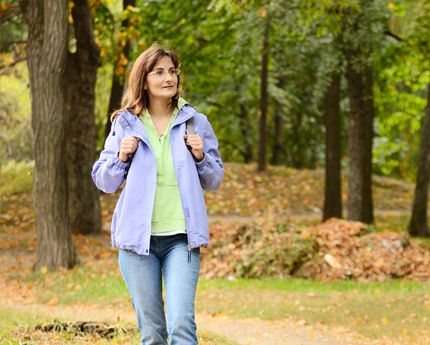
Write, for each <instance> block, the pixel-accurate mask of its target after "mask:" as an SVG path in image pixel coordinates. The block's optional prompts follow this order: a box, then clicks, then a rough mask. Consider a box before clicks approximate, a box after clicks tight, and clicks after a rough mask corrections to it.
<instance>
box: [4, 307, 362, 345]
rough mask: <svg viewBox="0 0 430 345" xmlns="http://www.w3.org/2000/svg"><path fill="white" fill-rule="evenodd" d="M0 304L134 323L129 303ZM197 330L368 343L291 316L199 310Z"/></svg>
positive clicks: (250, 338)
mask: <svg viewBox="0 0 430 345" xmlns="http://www.w3.org/2000/svg"><path fill="white" fill-rule="evenodd" d="M0 307H4V308H7V309H9V310H14V311H17V312H26V313H31V314H33V315H40V316H41V317H44V318H49V319H60V320H68V321H104V322H108V323H111V324H112V323H117V322H118V321H119V320H120V321H122V322H127V323H132V324H134V323H135V316H134V313H133V310H132V309H131V307H127V306H124V305H119V306H100V305H98V304H74V305H51V306H49V305H44V304H20V303H16V302H15V303H11V302H9V303H8V302H7V301H5V300H1V301H0ZM196 319H197V325H198V327H199V329H200V330H205V331H210V332H212V333H215V334H218V335H222V336H225V337H227V338H230V339H231V340H234V341H235V342H237V343H238V344H241V345H254V344H259V345H362V344H366V345H369V344H370V342H369V341H366V342H364V341H363V340H359V339H358V338H357V337H354V336H353V335H351V334H349V333H347V332H346V331H342V330H336V331H335V330H333V329H328V328H327V327H323V326H314V327H311V326H309V325H305V324H304V323H303V322H300V321H299V322H294V321H293V320H288V319H285V320H276V321H267V320H259V319H231V318H229V317H225V316H219V315H217V316H213V315H209V314H204V313H199V314H197V315H196Z"/></svg>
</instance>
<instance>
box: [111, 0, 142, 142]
mask: <svg viewBox="0 0 430 345" xmlns="http://www.w3.org/2000/svg"><path fill="white" fill-rule="evenodd" d="M127 6H133V7H134V6H136V0H123V2H122V8H123V10H125V9H127ZM129 25H130V21H129V19H128V17H127V18H126V19H124V20H123V21H122V22H121V31H124V30H126V29H127V28H128V27H129ZM129 54H130V40H129V39H127V40H126V42H125V45H124V47H123V49H122V51H120V52H119V54H118V56H117V58H116V61H115V65H114V66H117V65H118V64H119V63H120V61H122V59H121V56H124V57H125V58H126V59H127V61H128V59H129V58H128V57H129ZM124 79H125V76H124V75H117V74H116V73H115V67H114V71H113V74H112V88H111V92H110V98H109V106H108V112H107V118H106V124H105V138H107V137H108V135H109V133H110V128H111V121H110V117H111V115H112V113H113V112H114V111H115V110H116V109H118V108H120V106H121V99H122V93H123V90H124Z"/></svg>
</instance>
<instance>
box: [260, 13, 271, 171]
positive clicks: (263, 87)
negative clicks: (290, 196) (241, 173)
mask: <svg viewBox="0 0 430 345" xmlns="http://www.w3.org/2000/svg"><path fill="white" fill-rule="evenodd" d="M269 28H270V21H269V16H267V18H266V22H265V27H264V37H263V50H262V59H261V84H260V112H259V115H260V142H259V146H258V148H259V150H258V171H264V170H266V142H267V131H266V125H267V124H266V123H267V79H268V67H269Z"/></svg>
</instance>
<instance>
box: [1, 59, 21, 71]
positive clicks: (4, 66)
mask: <svg viewBox="0 0 430 345" xmlns="http://www.w3.org/2000/svg"><path fill="white" fill-rule="evenodd" d="M25 60H27V55H25V56H20V57H18V58H16V59H15V60H14V62H12V63H11V64H8V65H0V71H2V70H4V69H6V68H10V67H13V66H15V65H16V64H18V63H20V62H21V61H25Z"/></svg>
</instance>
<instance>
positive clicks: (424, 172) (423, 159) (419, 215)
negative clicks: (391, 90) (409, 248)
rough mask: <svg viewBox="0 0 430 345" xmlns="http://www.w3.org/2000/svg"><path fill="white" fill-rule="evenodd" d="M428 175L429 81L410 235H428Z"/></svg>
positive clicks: (429, 151)
mask: <svg viewBox="0 0 430 345" xmlns="http://www.w3.org/2000/svg"><path fill="white" fill-rule="evenodd" d="M429 176H430V83H429V84H428V85H427V107H426V110H425V115H424V120H423V124H422V128H421V144H420V157H419V162H418V173H417V182H416V185H415V193H414V203H413V206H412V216H411V220H410V222H409V226H408V231H409V233H410V234H411V235H412V236H430V231H429V227H428V223H427V201H428V185H429Z"/></svg>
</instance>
